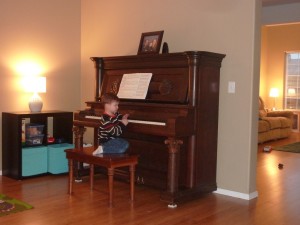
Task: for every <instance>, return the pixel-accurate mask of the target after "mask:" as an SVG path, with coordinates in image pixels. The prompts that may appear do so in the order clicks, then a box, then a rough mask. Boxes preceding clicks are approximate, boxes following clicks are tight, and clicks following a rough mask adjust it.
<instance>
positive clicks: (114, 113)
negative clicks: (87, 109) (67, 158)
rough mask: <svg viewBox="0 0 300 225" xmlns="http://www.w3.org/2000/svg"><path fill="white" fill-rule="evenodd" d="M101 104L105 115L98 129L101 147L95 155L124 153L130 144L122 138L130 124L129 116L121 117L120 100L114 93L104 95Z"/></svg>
mask: <svg viewBox="0 0 300 225" xmlns="http://www.w3.org/2000/svg"><path fill="white" fill-rule="evenodd" d="M101 102H102V104H103V105H104V113H103V115H102V117H101V119H100V123H101V125H100V127H99V129H98V139H99V147H98V149H96V150H95V151H94V153H93V154H94V155H95V154H101V153H124V152H125V151H126V150H127V148H128V147H129V143H128V142H127V141H126V140H125V139H123V138H121V137H120V136H121V134H122V133H123V132H124V130H125V128H126V126H127V124H128V116H129V115H128V114H125V115H121V114H120V113H119V112H118V109H119V102H120V99H119V98H118V96H116V95H115V94H113V93H106V94H104V95H103V96H102V97H101Z"/></svg>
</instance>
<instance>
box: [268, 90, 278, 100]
mask: <svg viewBox="0 0 300 225" xmlns="http://www.w3.org/2000/svg"><path fill="white" fill-rule="evenodd" d="M278 96H279V90H278V88H271V90H270V97H273V98H277V97H278Z"/></svg>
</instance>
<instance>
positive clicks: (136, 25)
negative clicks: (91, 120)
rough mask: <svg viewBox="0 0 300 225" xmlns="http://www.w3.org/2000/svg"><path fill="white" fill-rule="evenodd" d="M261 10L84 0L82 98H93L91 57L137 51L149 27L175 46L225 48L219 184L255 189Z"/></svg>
mask: <svg viewBox="0 0 300 225" xmlns="http://www.w3.org/2000/svg"><path fill="white" fill-rule="evenodd" d="M260 8H261V6H260V1H249V0H226V1H224V0H215V1H211V0H189V1H182V0H164V1H161V0H152V1H150V2H149V1H141V0H127V1H123V0H116V1H100V0H84V1H82V11H81V13H82V21H81V22H82V26H81V28H82V35H81V38H82V42H81V43H82V44H81V57H82V58H81V60H82V64H81V65H82V67H81V69H82V70H81V74H82V82H81V88H82V95H81V102H82V103H83V102H84V101H86V100H91V99H93V88H91V87H93V84H94V77H93V76H94V68H93V64H92V62H91V61H90V60H89V57H91V56H113V55H128V54H136V52H137V48H138V44H139V40H140V35H141V33H142V32H147V31H155V30H164V31H165V34H164V38H163V41H167V42H168V44H169V48H170V51H171V52H178V51H185V50H205V51H214V52H219V53H225V54H226V55H227V56H226V58H225V59H224V62H223V64H222V70H221V87H220V113H219V121H220V122H219V139H218V168H217V182H218V186H219V188H223V189H228V190H232V191H236V192H241V193H246V194H249V193H251V192H253V191H255V190H256V184H255V173H256V167H255V166H256V152H257V145H256V143H257V142H256V133H257V127H256V126H257V97H258V83H259V81H258V80H259V43H260V41H259V38H260V30H259V29H260ZM255 18H257V20H255ZM228 81H235V82H236V94H228V93H227V85H228ZM253 100H254V101H253ZM82 107H84V104H82ZM88 139H89V141H90V139H91V137H89V138H88Z"/></svg>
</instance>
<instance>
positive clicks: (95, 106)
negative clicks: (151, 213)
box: [74, 51, 225, 206]
mask: <svg viewBox="0 0 300 225" xmlns="http://www.w3.org/2000/svg"><path fill="white" fill-rule="evenodd" d="M224 57H225V55H222V54H217V53H211V52H201V51H188V52H181V53H170V54H160V55H138V56H119V57H104V58H100V57H92V58H91V59H92V61H93V62H94V66H95V98H94V100H93V101H89V102H86V104H87V107H88V108H87V109H86V110H83V111H78V112H75V114H74V126H75V127H74V133H75V146H77V147H80V146H82V144H83V143H82V140H83V134H84V131H85V127H94V128H95V129H94V131H95V132H94V142H95V144H97V127H98V126H99V123H98V121H97V118H98V117H99V116H101V114H102V112H103V109H102V105H101V102H100V96H101V95H102V94H103V93H106V92H113V93H118V89H119V85H120V82H121V79H122V75H123V74H130V73H152V74H153V76H152V79H151V82H150V85H149V90H148V93H147V97H146V99H145V100H130V99H122V100H121V103H120V112H121V113H123V114H125V113H129V114H130V117H129V119H131V120H133V121H131V122H130V123H129V125H128V128H127V132H126V134H125V138H127V139H128V140H129V142H130V149H129V152H130V153H135V154H138V155H140V158H139V165H138V166H137V169H136V175H137V182H138V183H141V184H145V185H150V186H154V187H158V188H160V189H162V190H163V192H162V194H161V199H162V200H166V201H168V202H169V203H170V205H171V206H174V205H175V202H176V201H179V200H188V199H193V198H195V197H196V196H198V195H200V194H201V193H203V192H211V191H214V190H216V188H217V184H216V161H217V139H218V107H219V82H220V67H221V62H222V59H223V58H224ZM134 120H139V121H142V122H140V123H134V122H136V121H134ZM145 121H148V122H149V121H150V122H159V124H149V123H147V122H145Z"/></svg>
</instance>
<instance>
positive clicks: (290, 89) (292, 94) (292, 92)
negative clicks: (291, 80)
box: [288, 88, 296, 96]
mask: <svg viewBox="0 0 300 225" xmlns="http://www.w3.org/2000/svg"><path fill="white" fill-rule="evenodd" d="M288 96H296V89H295V88H289V89H288Z"/></svg>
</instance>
